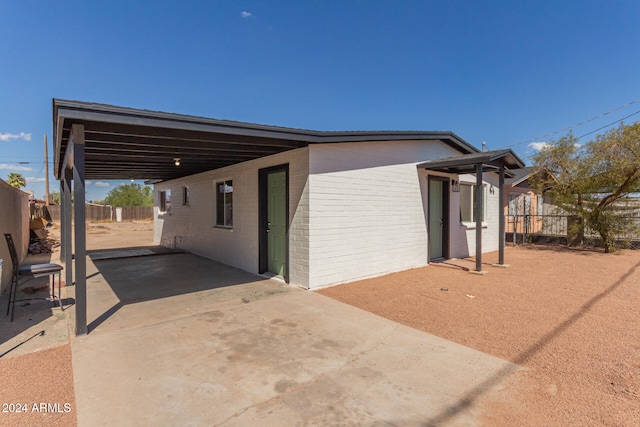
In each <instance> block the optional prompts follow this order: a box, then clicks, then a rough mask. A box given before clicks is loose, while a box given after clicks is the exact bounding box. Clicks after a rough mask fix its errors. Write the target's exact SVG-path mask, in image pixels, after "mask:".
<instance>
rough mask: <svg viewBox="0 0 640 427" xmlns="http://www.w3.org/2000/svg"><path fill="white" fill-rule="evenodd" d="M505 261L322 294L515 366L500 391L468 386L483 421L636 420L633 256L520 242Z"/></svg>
mask: <svg viewBox="0 0 640 427" xmlns="http://www.w3.org/2000/svg"><path fill="white" fill-rule="evenodd" d="M483 261H484V262H485V263H487V264H490V263H492V262H496V261H497V254H496V253H493V254H488V255H485V256H484V257H483ZM506 262H508V263H510V264H511V267H510V268H507V269H499V268H495V267H490V266H487V267H486V269H488V270H489V271H490V272H489V274H487V275H485V276H478V275H473V274H469V273H467V272H465V271H461V270H459V269H453V268H447V267H442V266H435V265H431V266H428V267H425V268H419V269H414V270H409V271H404V272H400V273H395V274H391V275H387V276H383V277H378V278H373V279H368V280H363V281H359V282H353V283H349V284H345V285H342V286H336V287H332V288H327V289H324V290H322V291H320V293H321V294H324V295H327V296H329V297H332V298H335V299H337V300H340V301H343V302H346V303H348V304H351V305H354V306H356V307H360V308H362V309H364V310H367V311H370V312H373V313H376V314H378V315H380V316H383V317H386V318H389V319H392V320H395V321H397V322H399V323H403V324H405V325H408V326H411V327H414V328H416V329H420V330H423V331H426V332H429V333H432V334H434V335H438V336H440V337H443V338H446V339H449V340H452V341H455V342H457V343H460V344H464V345H466V346H469V347H472V348H475V349H477V350H480V351H483V352H486V353H489V354H492V355H495V356H498V357H501V358H504V359H507V360H509V361H512V362H515V363H517V364H520V365H522V366H524V367H525V368H526V369H523V370H520V371H517V372H515V373H505V374H504V375H503V376H498V377H496V378H495V379H494V380H495V383H496V384H501V385H503V386H504V387H503V388H502V389H501V390H500V391H498V392H493V393H486V392H485V391H484V390H471V391H470V393H469V398H470V402H471V404H475V405H477V406H479V407H480V408H481V409H482V412H483V414H484V415H483V417H484V418H483V421H484V424H485V425H487V426H514V425H519V426H541V425H544V426H569V425H571V426H573V425H576V426H577V425H580V426H588V425H612V426H636V425H640V316H639V314H640V313H639V311H640V251H624V252H619V253H616V254H613V255H607V254H604V253H601V252H596V251H586V250H577V249H567V248H564V247H560V246H526V247H517V248H507V250H506ZM441 288H446V289H448V290H441Z"/></svg>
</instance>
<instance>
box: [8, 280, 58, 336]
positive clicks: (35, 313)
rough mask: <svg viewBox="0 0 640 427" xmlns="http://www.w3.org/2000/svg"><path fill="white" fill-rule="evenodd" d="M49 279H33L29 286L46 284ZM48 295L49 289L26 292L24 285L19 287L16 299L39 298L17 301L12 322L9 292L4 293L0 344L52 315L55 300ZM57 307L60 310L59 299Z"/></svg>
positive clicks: (56, 303)
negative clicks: (9, 313) (51, 299)
mask: <svg viewBox="0 0 640 427" xmlns="http://www.w3.org/2000/svg"><path fill="white" fill-rule="evenodd" d="M47 281H48V278H47V277H40V278H38V279H33V280H32V281H31V282H30V283H29V286H30V287H40V286H43V285H46V284H47ZM56 291H57V287H56ZM48 296H49V290H47V289H45V290H40V291H37V292H35V293H33V294H25V293H24V292H23V287H19V288H18V294H17V296H16V300H20V299H23V298H38V299H34V300H31V301H16V305H15V308H14V319H13V322H11V321H10V319H11V316H10V315H8V314H7V306H8V304H9V292H6V293H5V294H4V295H2V298H0V316H1V317H0V345H2V344H4V343H6V342H8V341H9V340H11V339H12V338H14V337H17V336H18V335H20V334H21V333H23V332H24V331H26V330H28V329H30V328H32V327H33V326H34V325H37V324H39V323H41V322H44V321H45V320H46V319H48V318H50V317H51V315H52V314H51V310H53V309H54V302H53V301H47V300H45V298H47V297H48ZM55 309H56V310H59V308H58V302H57V300H56V302H55Z"/></svg>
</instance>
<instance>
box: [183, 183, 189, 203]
mask: <svg viewBox="0 0 640 427" xmlns="http://www.w3.org/2000/svg"><path fill="white" fill-rule="evenodd" d="M190 197H191V191H190V190H189V186H188V185H185V186H183V187H182V206H189V198H190Z"/></svg>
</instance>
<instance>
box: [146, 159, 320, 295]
mask: <svg viewBox="0 0 640 427" xmlns="http://www.w3.org/2000/svg"><path fill="white" fill-rule="evenodd" d="M284 163H289V192H290V193H289V194H290V206H289V207H290V212H289V216H290V221H291V224H290V230H289V245H290V280H291V283H293V284H296V285H300V286H305V287H306V286H308V283H309V282H308V270H309V262H308V259H309V235H308V233H307V226H308V225H307V224H308V222H309V213H308V208H309V198H308V184H307V177H308V171H309V157H308V149H307V148H301V149H297V150H292V151H287V152H285V153H280V154H276V155H273V156H268V157H263V158H261V159H256V160H252V161H249V162H244V163H240V164H237V165H233V166H229V167H226V168H222V169H217V170H214V171H209V172H204V173H201V174H197V175H192V176H188V177H185V178H181V179H176V180H172V181H166V182H162V183H159V184H156V186H155V205H156V208H155V209H154V210H155V215H154V218H155V227H154V238H155V241H156V243H159V244H162V245H165V246H170V247H174V246H175V247H177V248H181V249H185V250H187V251H189V252H193V253H195V254H198V255H202V256H204V257H207V258H211V259H214V260H216V261H220V262H223V263H226V264H229V265H233V266H236V267H239V268H241V269H243V270H246V271H249V272H252V273H257V272H258V259H259V248H258V170H259V169H261V168H265V167H269V166H276V165H280V164H284ZM228 179H232V180H233V229H224V228H218V227H215V221H216V217H215V214H216V211H215V196H216V193H215V183H216V182H219V181H223V180H228ZM184 185H187V186H189V190H190V202H189V205H188V206H183V205H182V188H183V186H184ZM167 189H170V190H171V214H170V215H169V214H159V212H158V208H157V206H158V205H159V193H160V191H163V190H167Z"/></svg>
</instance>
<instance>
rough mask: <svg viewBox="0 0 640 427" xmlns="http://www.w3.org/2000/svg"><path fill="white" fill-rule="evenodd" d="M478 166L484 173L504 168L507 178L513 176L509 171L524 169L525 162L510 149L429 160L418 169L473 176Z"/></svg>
mask: <svg viewBox="0 0 640 427" xmlns="http://www.w3.org/2000/svg"><path fill="white" fill-rule="evenodd" d="M478 165H480V166H481V168H482V172H499V171H500V169H501V168H503V169H504V173H505V175H506V176H512V175H513V174H512V173H510V172H509V170H514V169H522V168H524V162H523V161H522V160H521V159H520V158H519V157H518V156H517V155H516V154H515V153H514V152H513V150H511V149H510V148H509V149H504V150H494V151H485V152H480V153H470V154H464V155H462V156H456V157H446V158H442V159H435V160H429V161H428V162H424V163H420V164H419V165H418V168H419V169H428V170H432V171H436V172H444V173H455V174H467V173H471V174H473V173H476V171H477V167H478Z"/></svg>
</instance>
